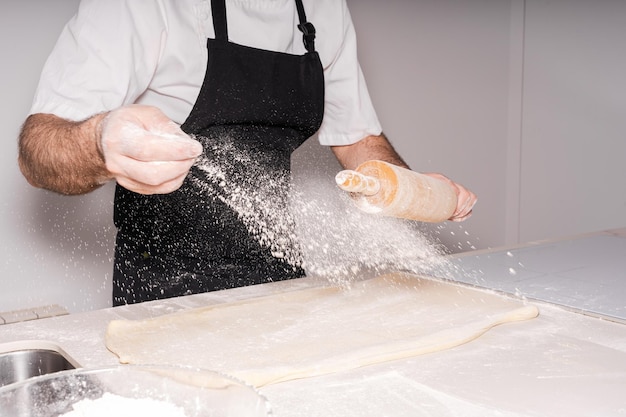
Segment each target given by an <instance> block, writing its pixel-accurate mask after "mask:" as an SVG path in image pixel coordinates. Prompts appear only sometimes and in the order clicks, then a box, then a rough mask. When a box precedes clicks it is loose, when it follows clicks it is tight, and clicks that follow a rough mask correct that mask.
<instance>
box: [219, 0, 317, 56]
mask: <svg viewBox="0 0 626 417" xmlns="http://www.w3.org/2000/svg"><path fill="white" fill-rule="evenodd" d="M296 8H297V9H298V19H299V20H300V24H299V25H298V29H299V30H300V32H302V41H303V42H304V47H305V48H306V50H307V51H308V52H315V26H313V24H312V23H310V22H307V21H306V13H305V12H304V6H303V5H302V0H296ZM211 14H212V15H213V29H214V30H215V39H217V40H224V41H228V25H227V23H226V0H211Z"/></svg>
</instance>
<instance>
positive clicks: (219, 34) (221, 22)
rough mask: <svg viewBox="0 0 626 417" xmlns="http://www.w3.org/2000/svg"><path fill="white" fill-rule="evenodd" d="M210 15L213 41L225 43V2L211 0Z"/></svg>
mask: <svg viewBox="0 0 626 417" xmlns="http://www.w3.org/2000/svg"><path fill="white" fill-rule="evenodd" d="M211 14H213V29H214V30H215V39H217V40H223V41H227V40H228V26H227V24H226V0H211Z"/></svg>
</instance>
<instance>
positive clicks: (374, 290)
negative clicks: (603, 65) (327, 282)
mask: <svg viewBox="0 0 626 417" xmlns="http://www.w3.org/2000/svg"><path fill="white" fill-rule="evenodd" d="M537 314H538V310H537V308H536V307H535V306H533V305H524V304H523V303H522V302H521V301H519V300H515V299H510V298H506V297H503V296H500V295H497V294H494V293H491V292H487V291H482V290H478V289H473V288H469V287H464V286H458V285H455V284H453V283H450V282H441V281H436V280H431V279H427V278H421V277H418V276H415V275H410V274H400V273H395V274H388V275H384V276H380V277H378V278H374V279H370V280H364V281H360V282H357V283H354V284H352V285H351V287H350V288H349V289H348V288H342V287H322V288H311V289H305V290H298V291H291V292H284V293H279V294H274V295H270V296H265V297H258V298H253V299H247V300H243V301H237V302H232V303H227V304H219V305H214V306H208V307H203V308H199V309H192V310H187V311H183V312H180V313H175V314H169V315H164V316H160V317H156V318H152V319H148V320H140V321H132V320H115V321H112V322H111V323H110V324H109V326H108V329H107V334H106V345H107V348H108V349H109V350H111V351H112V352H113V353H115V354H116V355H118V356H119V359H120V362H122V363H135V364H171V365H188V366H196V367H201V368H206V369H210V370H214V371H220V372H223V373H226V374H229V375H231V376H234V377H237V378H239V379H241V380H244V381H246V382H248V383H249V384H252V385H254V386H256V387H260V386H263V385H267V384H272V383H277V382H282V381H287V380H291V379H296V378H305V377H311V376H316V375H322V374H327V373H332V372H338V371H343V370H349V369H353V368H357V367H361V366H366V365H370V364H375V363H380V362H385V361H391V360H396V359H401V358H406V357H410V356H415V355H421V354H425V353H431V352H435V351H439V350H443V349H448V348H451V347H454V346H458V345H460V344H463V343H466V342H469V341H470V340H473V339H475V338H477V337H478V336H480V335H481V334H483V333H484V332H486V331H487V330H489V329H490V328H492V327H493V326H496V325H498V324H501V323H506V322H512V321H519V320H526V319H530V318H533V317H536V316H537Z"/></svg>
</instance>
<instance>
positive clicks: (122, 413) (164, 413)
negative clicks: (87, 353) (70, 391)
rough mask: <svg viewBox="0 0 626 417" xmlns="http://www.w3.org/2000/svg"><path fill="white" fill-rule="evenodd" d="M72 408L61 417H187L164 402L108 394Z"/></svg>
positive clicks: (81, 402)
mask: <svg viewBox="0 0 626 417" xmlns="http://www.w3.org/2000/svg"><path fill="white" fill-rule="evenodd" d="M72 407H73V410H72V411H69V412H67V413H65V414H62V415H61V417H111V416H115V417H137V416H150V417H187V415H186V414H185V412H184V411H183V409H182V408H180V407H178V406H176V405H174V404H172V403H169V402H166V401H159V400H154V399H152V398H128V397H122V396H119V395H115V394H111V393H108V392H107V393H105V394H104V395H103V396H102V397H100V398H97V399H95V400H91V399H83V400H80V401H78V402H76V403H74V404H73V405H72Z"/></svg>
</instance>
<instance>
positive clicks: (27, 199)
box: [0, 0, 114, 312]
mask: <svg viewBox="0 0 626 417" xmlns="http://www.w3.org/2000/svg"><path fill="white" fill-rule="evenodd" d="M77 6H78V0H55V1H51V0H26V1H24V0H2V2H0V51H1V52H2V65H0V91H2V96H1V98H0V100H2V111H0V131H1V132H2V135H1V137H2V139H3V141H4V152H2V153H1V154H0V160H1V164H0V171H1V175H0V195H2V197H1V198H2V200H1V201H2V204H0V312H1V311H9V310H16V309H22V308H30V307H37V306H42V305H48V304H53V303H56V304H60V305H62V306H64V307H65V308H67V309H69V310H70V311H82V310H89V309H93V308H102V307H105V306H108V305H110V298H111V297H110V293H111V285H110V277H111V271H112V268H111V258H112V256H113V240H112V239H113V237H114V230H113V228H112V220H111V219H112V214H111V213H112V210H111V208H112V205H111V195H112V188H111V187H107V188H106V189H103V190H100V191H98V192H97V193H94V194H92V195H89V196H86V197H61V196H58V195H55V194H53V193H49V192H45V191H41V190H37V189H34V188H32V187H31V186H30V185H28V183H26V181H25V180H24V179H23V177H22V175H21V173H20V172H19V169H18V166H17V135H18V132H19V128H20V125H21V123H22V122H23V121H24V119H25V117H26V115H27V113H28V110H29V108H30V104H31V100H32V97H33V93H34V90H35V87H36V84H37V81H38V78H39V73H40V71H41V68H42V66H43V63H44V61H45V59H46V57H47V55H48V53H49V52H50V50H51V49H52V47H53V45H54V42H55V41H56V38H57V35H58V33H59V32H60V30H61V28H62V27H63V25H64V24H65V22H66V21H67V20H68V19H69V18H70V17H71V16H72V14H73V13H74V12H75V10H76V8H77Z"/></svg>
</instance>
